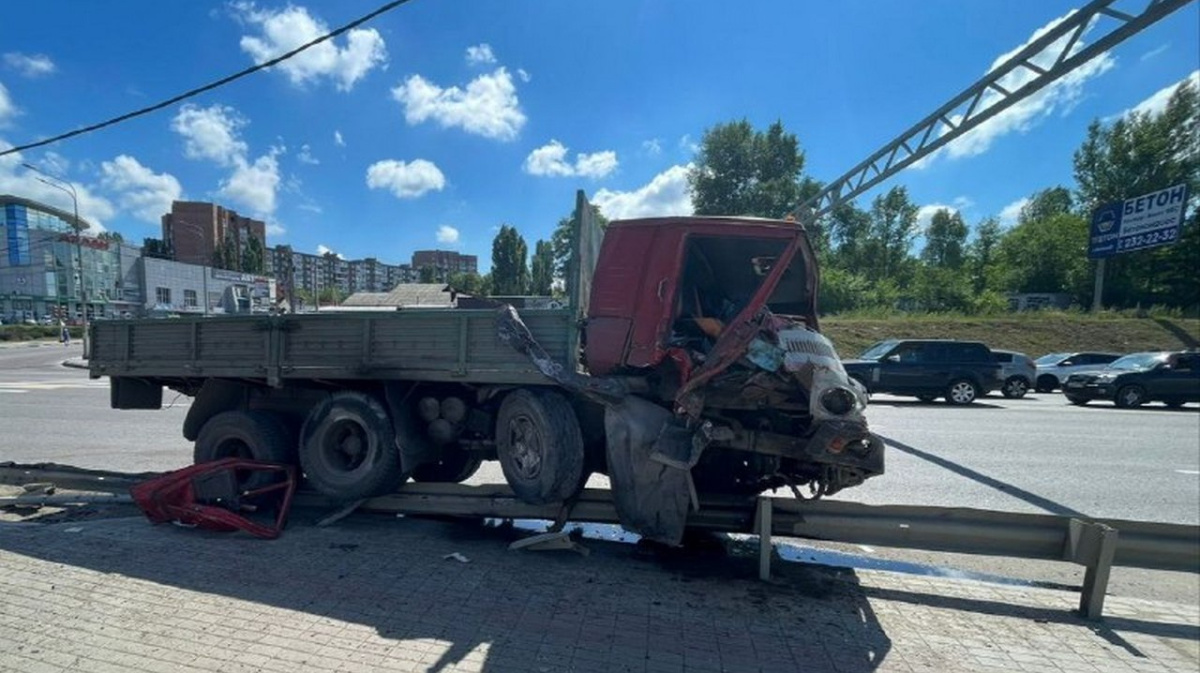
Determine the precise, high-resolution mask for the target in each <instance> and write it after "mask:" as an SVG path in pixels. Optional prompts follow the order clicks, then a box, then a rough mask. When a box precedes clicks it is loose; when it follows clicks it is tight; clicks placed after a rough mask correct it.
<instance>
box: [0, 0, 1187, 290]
mask: <svg viewBox="0 0 1200 673" xmlns="http://www.w3.org/2000/svg"><path fill="white" fill-rule="evenodd" d="M380 3H381V0H369V1H368V0H340V1H338V2H332V1H317V0H312V1H310V2H305V3H303V4H291V5H288V4H281V3H277V2H258V3H255V4H250V3H248V2H236V3H200V2H188V3H178V2H172V3H164V2H159V1H150V0H137V1H133V0H129V1H114V2H105V3H80V2H69V1H66V0H40V1H39V2H36V3H35V2H22V3H5V5H4V7H3V8H2V9H0V24H3V25H4V29H3V33H2V34H3V36H4V37H3V40H2V41H0V147H4V148H7V147H10V146H13V145H19V144H23V143H25V142H29V141H31V140H36V139H39V138H45V137H48V136H51V135H54V134H57V133H59V132H62V131H64V130H67V129H71V128H75V127H77V126H80V125H84V124H88V123H93V122H95V121H99V120H101V119H106V118H108V117H111V116H115V115H117V114H120V113H123V112H127V111H129V110H131V109H135V108H138V107H142V106H144V105H147V104H150V103H153V102H157V101H158V100H161V99H163V98H167V97H169V96H171V95H174V94H176V93H179V92H181V91H183V90H185V89H189V88H192V87H194V86H197V85H200V84H203V83H206V82H208V81H210V80H213V79H216V78H218V77H220V76H224V75H226V74H229V73H231V72H234V71H236V70H239V69H242V68H244V67H247V66H249V65H251V64H253V63H255V62H258V61H261V60H262V59H264V58H269V57H270V56H273V55H275V54H277V53H280V52H281V51H282V50H286V48H291V47H293V46H295V45H298V44H300V43H302V42H304V41H307V40H308V39H311V38H312V37H315V36H316V35H318V34H320V33H323V32H325V29H327V28H330V27H334V26H338V25H341V24H342V23H344V22H346V21H348V20H350V19H352V18H356V17H358V16H360V15H362V14H365V13H367V12H368V11H370V10H372V9H374V8H375V7H376V6H377V5H378V4H380ZM1081 4H1083V3H1082V0H1074V1H1061V0H1041V1H1039V2H1012V1H1011V0H973V1H971V2H962V1H961V0H920V1H917V0H907V1H903V2H901V1H886V2H885V1H883V0H870V1H868V0H847V1H845V2H838V3H816V2H790V1H779V2H765V1H764V2H740V3H728V2H716V1H715V0H711V1H709V0H705V1H699V2H682V1H679V0H677V1H674V2H665V1H663V2H656V1H646V2H626V1H621V0H611V1H608V2H591V3H584V2H553V1H550V0H511V1H507V2H483V1H480V0H462V1H458V2H446V1H444V0H414V1H413V2H411V3H409V4H408V5H405V6H402V7H400V8H398V9H396V10H393V11H392V12H390V13H388V14H386V15H384V16H382V17H379V18H377V19H376V20H374V21H373V22H371V23H369V24H367V25H365V26H363V27H361V29H360V30H359V31H356V32H355V33H353V34H351V35H349V36H343V37H341V38H339V39H338V40H337V41H336V42H335V43H334V45H333V46H326V47H324V48H322V49H321V51H319V52H317V53H312V54H306V55H302V56H301V57H299V58H297V59H294V60H293V61H290V62H288V63H287V64H285V65H284V66H281V67H277V68H275V69H273V70H270V71H265V72H260V73H256V74H254V75H252V76H250V77H248V78H245V79H242V80H240V81H238V82H235V83H233V84H231V85H228V86H226V87H224V88H222V89H219V90H216V91H214V92H210V93H207V94H204V95H202V96H199V97H197V98H195V99H192V100H191V101H190V102H188V103H186V104H183V105H176V106H174V107H172V108H169V109H166V110H162V111H160V112H157V113H154V114H151V115H148V116H145V117H142V118H139V119H136V120H133V121H130V122H127V123H124V124H121V125H119V126H115V127H112V128H108V129H104V130H101V131H98V132H95V133H91V134H88V135H85V136H81V137H77V138H74V139H70V140H67V141H63V142H60V143H57V144H55V145H54V146H51V147H48V148H39V149H34V150H29V151H27V152H25V153H23V154H22V155H21V156H20V157H16V156H13V155H9V156H6V157H3V158H0V193H9V192H12V193H17V194H21V195H24V196H28V197H31V198H36V199H40V200H44V201H47V202H50V203H53V204H55V205H59V206H65V207H68V208H69V206H70V201H69V199H67V200H66V201H64V200H63V199H64V196H63V195H62V194H60V193H58V192H56V191H54V190H52V189H50V188H48V187H45V186H44V185H42V184H41V183H38V182H36V181H34V180H33V179H32V176H31V175H30V174H29V173H28V172H27V171H25V170H24V169H22V168H20V167H19V164H20V162H22V161H24V162H30V163H33V164H35V165H38V166H39V167H41V168H44V169H46V170H48V171H51V172H53V173H56V174H58V175H61V176H62V177H63V178H65V179H68V180H71V181H73V182H74V184H75V185H76V186H77V187H79V189H80V201H81V204H80V207H81V211H82V213H83V215H84V216H85V217H89V218H91V219H93V220H95V221H97V222H99V223H101V224H102V226H104V227H105V228H107V229H113V230H116V231H120V232H121V233H122V234H124V235H125V237H126V238H128V239H134V240H138V241H140V240H141V239H142V238H143V237H145V236H157V235H158V234H159V230H160V227H159V225H158V217H159V215H161V214H162V212H164V211H165V209H166V208H167V207H169V204H170V201H171V199H172V198H186V199H191V200H213V201H217V202H219V203H222V204H224V205H226V206H228V207H232V208H234V209H236V210H238V211H239V212H241V213H243V214H249V215H253V216H258V217H261V218H264V219H265V220H266V221H267V222H268V223H269V225H270V232H271V233H270V234H269V236H268V239H269V240H268V243H269V244H271V245H274V244H277V243H290V244H292V245H293V246H295V247H296V248H297V249H299V250H302V251H306V252H317V251H318V250H319V249H320V250H324V249H331V250H334V251H336V252H338V253H339V254H342V255H344V256H346V257H348V258H359V257H365V256H376V257H378V258H380V259H382V260H384V261H387V262H391V263H399V262H406V261H408V259H409V256H410V255H411V252H412V251H413V250H414V249H424V248H435V247H440V248H448V249H457V250H460V251H462V252H465V253H469V254H478V255H479V256H480V263H481V266H482V267H484V268H485V269H486V268H487V267H488V266H489V259H490V251H491V240H492V237H493V236H494V233H495V231H496V229H498V227H499V225H500V224H502V223H507V224H513V225H515V226H516V227H517V228H518V229H519V230H520V231H521V232H522V234H523V235H524V236H525V238H526V239H527V240H528V241H529V243H530V248H531V249H532V247H533V241H534V240H535V239H538V238H545V237H548V236H549V234H550V231H551V230H552V229H553V227H554V224H555V223H556V222H557V221H558V219H559V218H560V217H562V216H563V215H565V214H567V213H568V212H569V211H570V209H571V207H572V205H573V198H574V196H573V195H574V191H575V190H576V189H584V190H585V191H586V192H587V193H588V194H589V196H591V197H592V199H593V201H594V202H596V203H599V204H600V205H601V208H602V209H603V210H604V211H605V213H606V214H607V215H608V216H609V217H612V218H616V217H632V216H639V215H656V214H685V213H687V212H689V208H690V206H689V202H688V198H687V191H686V181H685V180H684V175H685V174H686V166H687V165H688V162H689V161H690V160H691V159H692V156H693V152H694V149H695V143H696V142H697V141H698V140H699V138H700V137H701V136H702V135H703V133H704V130H705V129H706V128H708V127H710V126H712V125H713V124H716V123H720V122H725V121H730V120H734V119H740V118H742V117H745V118H747V119H749V120H750V121H751V123H753V124H754V125H755V126H757V127H759V128H765V127H766V126H767V125H768V124H770V123H771V122H772V121H774V120H776V119H781V120H782V121H783V123H784V125H785V127H786V128H787V129H788V130H789V131H791V132H793V133H795V134H797V135H798V137H799V139H800V143H801V147H802V148H803V150H804V151H805V154H806V157H807V162H806V171H807V172H808V173H809V174H811V175H812V176H814V177H816V178H817V179H821V180H830V179H833V178H835V177H837V176H838V175H840V174H842V173H843V172H845V171H846V170H848V169H849V168H851V167H853V166H854V165H855V164H856V163H857V162H858V161H860V160H861V159H862V158H864V157H865V156H867V155H868V154H870V153H871V152H873V151H874V150H875V149H877V148H878V147H879V146H881V145H882V144H883V143H885V142H887V141H889V140H891V139H892V138H893V137H895V136H896V135H898V134H899V133H900V132H902V131H903V130H905V129H906V128H908V127H909V126H910V125H912V124H913V123H915V122H916V121H917V120H919V119H921V118H922V117H924V116H925V115H926V114H928V113H929V112H930V111H932V110H933V109H935V108H936V107H938V106H939V105H941V104H942V103H943V102H945V101H946V100H948V99H949V98H950V97H951V96H953V95H954V94H956V93H958V92H959V91H961V90H962V89H963V88H965V87H966V86H967V85H968V84H970V83H971V82H974V81H975V80H976V79H978V78H979V77H981V76H982V75H983V74H984V73H985V72H986V71H987V70H988V69H989V68H990V67H991V66H992V64H993V62H994V61H996V59H997V58H999V57H1000V56H1002V55H1003V54H1005V53H1007V52H1010V51H1012V50H1014V49H1016V48H1018V47H1020V46H1021V45H1023V44H1024V43H1026V42H1028V41H1029V40H1030V39H1031V37H1032V36H1033V35H1034V34H1035V32H1036V31H1038V30H1039V29H1042V28H1044V27H1046V26H1047V25H1050V24H1052V23H1053V22H1055V21H1057V20H1059V19H1060V18H1062V17H1064V16H1065V15H1067V13H1068V12H1070V11H1071V10H1072V9H1073V8H1075V7H1076V6H1078V5H1081ZM1144 4H1145V0H1138V1H1137V2H1131V3H1122V2H1118V3H1117V6H1118V7H1121V6H1123V5H1124V6H1126V7H1127V8H1128V9H1137V10H1140V8H1141V7H1142V6H1144ZM1085 41H1086V38H1085ZM1198 67H1200V9H1198V7H1197V3H1192V4H1191V5H1189V6H1188V7H1186V8H1185V9H1183V10H1180V11H1178V12H1176V13H1175V14H1174V15H1172V16H1170V17H1168V18H1167V19H1165V20H1164V21H1161V22H1159V23H1158V24H1156V25H1154V26H1151V27H1150V28H1149V29H1148V30H1146V31H1143V32H1142V33H1141V34H1139V35H1137V36H1135V37H1134V38H1132V39H1130V40H1127V41H1125V42H1124V43H1122V44H1120V45H1118V46H1117V47H1116V48H1115V49H1114V50H1111V51H1110V52H1108V53H1106V54H1105V55H1103V56H1102V57H1100V58H1099V59H1096V60H1094V61H1092V62H1091V63H1090V64H1089V65H1088V66H1087V67H1086V68H1084V69H1081V70H1079V71H1076V72H1075V73H1074V74H1073V75H1071V76H1068V78H1067V79H1066V80H1064V81H1063V82H1062V84H1060V85H1058V86H1055V87H1053V88H1051V89H1047V90H1046V91H1045V92H1044V93H1043V94H1042V95H1040V96H1039V97H1038V98H1037V99H1036V100H1030V101H1029V102H1028V103H1027V104H1025V105H1023V106H1022V107H1021V108H1020V109H1019V110H1016V111H1015V112H1014V113H1013V114H1009V115H1002V116H1001V117H999V118H998V120H999V121H998V122H997V123H994V124H990V125H989V126H988V127H987V128H985V129H981V132H978V133H976V134H975V135H974V137H972V138H969V139H968V138H964V139H962V141H960V142H958V143H955V144H954V145H952V146H951V147H950V148H948V149H947V150H946V151H943V152H942V153H940V154H939V155H937V156H935V157H933V158H932V159H931V160H929V161H927V162H925V163H924V165H923V166H922V167H921V168H919V169H910V170H908V171H905V172H904V173H902V174H900V175H899V176H897V177H895V178H893V179H892V180H891V181H889V182H888V183H886V184H885V185H884V188H886V187H890V186H892V185H896V184H903V185H906V186H907V187H908V188H909V191H910V194H911V196H912V197H913V199H914V201H915V202H916V203H918V204H919V205H922V206H924V207H925V211H924V212H925V213H929V212H930V211H931V210H932V209H933V208H934V207H936V206H950V207H954V208H957V209H960V210H961V211H962V213H963V215H964V216H965V217H966V219H967V221H968V222H969V223H970V224H971V225H972V226H974V225H975V224H976V223H977V222H978V221H979V220H980V219H982V218H983V217H985V216H988V215H1003V216H1004V217H1005V218H1008V219H1011V218H1012V217H1013V216H1015V212H1016V210H1017V209H1018V208H1019V204H1020V200H1021V199H1022V198H1024V197H1027V196H1028V195H1029V194H1031V193H1032V192H1034V191H1036V190H1039V189H1042V188H1045V187H1051V186H1054V185H1057V184H1064V185H1068V186H1070V185H1071V184H1072V182H1073V180H1072V174H1071V154H1072V152H1073V151H1074V149H1075V148H1076V147H1078V145H1079V143H1080V142H1081V141H1082V139H1083V138H1084V135H1085V132H1086V128H1087V124H1088V123H1089V122H1090V121H1091V120H1092V119H1095V118H1102V119H1106V118H1115V116H1116V115H1121V114H1124V113H1126V112H1127V111H1128V110H1130V109H1133V108H1135V107H1138V106H1142V109H1152V108H1153V107H1154V106H1155V105H1156V104H1158V105H1161V102H1163V101H1165V97H1166V93H1169V91H1170V88H1172V87H1174V86H1175V85H1177V84H1178V83H1179V82H1180V81H1182V80H1184V79H1185V78H1188V77H1192V78H1200V74H1198V73H1197V69H1198ZM1164 92H1165V93H1164ZM863 204H864V205H865V201H864V202H863Z"/></svg>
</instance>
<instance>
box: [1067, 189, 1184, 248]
mask: <svg viewBox="0 0 1200 673" xmlns="http://www.w3.org/2000/svg"><path fill="white" fill-rule="evenodd" d="M1187 192H1188V190H1187V185H1175V186H1174V187H1168V188H1166V189H1160V190H1158V191H1157V192H1150V193H1149V194H1143V195H1142V196H1138V197H1134V198H1132V199H1127V200H1125V201H1117V202H1116V203H1108V204H1105V205H1103V206H1100V207H1099V208H1097V209H1096V211H1095V212H1094V213H1092V231H1091V237H1090V238H1089V239H1088V257H1090V258H1092V259H1098V258H1102V257H1112V256H1113V255H1120V254H1122V253H1126V252H1133V251H1134V250H1144V249H1146V248H1156V247H1158V246H1160V245H1170V244H1171V243H1175V242H1176V241H1178V240H1179V225H1180V223H1182V222H1183V213H1184V210H1185V209H1186V207H1187V201H1188V193H1187Z"/></svg>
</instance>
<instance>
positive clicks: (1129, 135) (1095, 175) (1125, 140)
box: [1074, 81, 1200, 307]
mask: <svg viewBox="0 0 1200 673" xmlns="http://www.w3.org/2000/svg"><path fill="white" fill-rule="evenodd" d="M1074 158H1075V182H1076V189H1077V193H1078V196H1079V202H1080V206H1081V208H1082V209H1083V211H1084V212H1085V213H1089V214H1090V213H1091V212H1093V211H1094V210H1095V209H1096V208H1097V207H1098V206H1101V205H1103V204H1106V203H1111V202H1115V201H1122V200H1124V199H1128V198H1131V197H1135V196H1138V195H1140V194H1146V193H1148V192H1153V191H1156V190H1159V189H1164V188H1166V187H1171V186H1173V185H1177V184H1181V183H1183V184H1187V185H1188V188H1189V193H1190V194H1191V202H1190V203H1189V205H1188V210H1189V211H1191V213H1190V215H1189V216H1188V217H1187V218H1186V224H1185V225H1184V226H1183V228H1182V231H1181V232H1180V237H1179V242H1178V243H1175V244H1172V245H1168V246H1164V247H1161V248H1155V249H1151V250H1141V251H1137V252H1132V253H1126V254H1122V255H1117V256H1115V257H1112V258H1110V259H1109V260H1108V262H1107V263H1106V266H1107V274H1106V280H1105V286H1104V299H1105V303H1106V304H1109V305H1115V306H1125V307H1131V306H1134V305H1137V304H1155V303H1158V304H1166V305H1171V306H1179V307H1194V306H1197V305H1200V281H1197V274H1196V269H1197V268H1200V215H1197V214H1196V210H1197V204H1198V202H1200V91H1197V89H1196V87H1195V86H1193V85H1192V84H1191V83H1190V81H1189V82H1187V83H1185V84H1183V85H1181V86H1179V87H1178V88H1176V90H1175V91H1174V92H1173V93H1172V94H1171V97H1170V99H1169V100H1168V101H1167V105H1166V107H1165V108H1164V109H1163V111H1162V112H1160V113H1158V114H1152V113H1144V112H1143V113H1138V112H1135V113H1132V114H1130V115H1127V116H1125V117H1122V118H1120V119H1118V120H1116V121H1115V122H1113V123H1112V124H1107V125H1106V124H1103V123H1101V122H1100V121H1093V122H1092V124H1091V125H1090V126H1089V127H1088V134H1087V138H1086V139H1085V140H1084V142H1083V144H1082V145H1080V147H1079V149H1077V150H1076V151H1075V157H1074Z"/></svg>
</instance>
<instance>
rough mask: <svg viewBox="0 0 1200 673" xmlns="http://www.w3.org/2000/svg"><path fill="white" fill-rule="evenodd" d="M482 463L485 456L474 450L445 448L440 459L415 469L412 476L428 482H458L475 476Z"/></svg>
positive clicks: (415, 479) (414, 478) (416, 479)
mask: <svg viewBox="0 0 1200 673" xmlns="http://www.w3.org/2000/svg"><path fill="white" fill-rule="evenodd" d="M482 464H483V458H482V457H480V455H479V454H478V453H476V452H474V451H464V450H463V449H458V448H452V449H443V450H442V453H441V456H439V458H438V460H435V461H433V462H432V463H425V464H424V465H421V466H420V467H418V468H417V469H415V470H413V473H412V478H413V481H420V482H426V483H429V482H433V483H446V484H457V483H460V482H464V481H466V480H468V479H470V478H471V477H473V476H474V475H475V473H476V472H478V471H479V466H480V465H482Z"/></svg>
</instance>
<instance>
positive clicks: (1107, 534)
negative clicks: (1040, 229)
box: [0, 463, 1200, 619]
mask: <svg viewBox="0 0 1200 673" xmlns="http://www.w3.org/2000/svg"><path fill="white" fill-rule="evenodd" d="M152 476H155V473H143V474H123V473H119V472H105V471H99V470H81V469H78V468H72V467H67V466H60V465H14V464H11V463H8V464H0V484H16V485H22V484H28V483H35V482H49V483H53V484H55V485H56V486H58V487H59V488H68V489H79V490H89V491H101V492H118V491H124V490H126V489H128V488H129V487H130V486H132V485H133V484H136V483H138V482H140V481H142V480H144V479H147V478H149V477H152ZM294 504H295V505H296V506H307V507H324V508H329V509H334V508H336V507H339V506H342V505H344V503H338V502H334V501H332V500H330V499H328V498H325V497H323V496H320V495H318V494H316V493H311V492H309V493H304V492H301V493H297V494H296V499H295V502H294ZM358 509H362V510H364V511H372V512H385V513H395V514H409V515H440V516H463V517H492V518H497V519H547V520H551V521H555V520H558V521H576V522H591V523H619V521H618V518H617V511H616V507H615V506H614V505H613V502H612V497H611V494H610V493H609V491H607V490H603V489H585V490H584V491H583V492H582V493H580V495H579V497H578V498H577V499H576V500H575V501H573V502H572V503H570V504H569V505H568V506H567V507H566V508H564V507H561V506H557V505H529V504H527V503H524V502H521V501H520V500H519V499H517V497H516V496H515V495H514V494H513V492H512V491H511V490H510V489H509V488H508V486H506V485H503V484H488V485H482V486H466V485H462V484H418V483H412V484H406V485H405V486H404V487H403V488H402V489H401V490H399V491H397V492H396V493H393V494H390V495H385V496H380V497H377V498H371V499H368V500H364V501H362V502H361V503H359V505H358ZM688 525H689V526H693V527H696V528H704V529H709V530H716V531H723V532H730V533H755V534H758V536H759V561H760V565H759V575H760V577H762V578H763V579H767V578H769V577H770V562H771V557H772V554H771V550H772V546H771V538H772V537H773V536H787V537H799V538H809V539H816V540H828V541H836V542H843V543H850V544H864V545H872V546H880V547H899V548H906V549H920V550H925V551H935V552H956V553H962V554H977V555H985V556H1005V557H1011V558H1027V559H1038V560H1046V561H1070V562H1072V563H1077V564H1080V565H1083V566H1086V568H1087V572H1086V574H1085V576H1084V583H1083V591H1082V595H1081V598H1080V612H1081V613H1082V614H1083V615H1084V616H1086V617H1088V618H1091V619H1095V618H1099V617H1100V616H1101V614H1102V612H1103V607H1104V595H1105V590H1106V588H1107V585H1108V576H1109V573H1110V570H1111V568H1112V566H1113V565H1118V566H1127V567H1133V568H1147V569H1153V570H1173V571H1184V572H1200V526H1195V525H1184V524H1168V523H1156V522H1148V521H1127V520H1122V519H1085V518H1079V517H1067V516H1059V515H1053V514H1020V513H1015V512H997V511H991V510H980V509H970V508H953V507H926V506H912V505H863V504H859V503H852V502H839V501H835V500H818V501H802V500H795V499H791V498H772V497H766V496H760V497H758V498H724V499H714V500H703V501H701V504H700V510H699V511H698V512H692V513H691V514H690V515H689V518H688Z"/></svg>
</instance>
